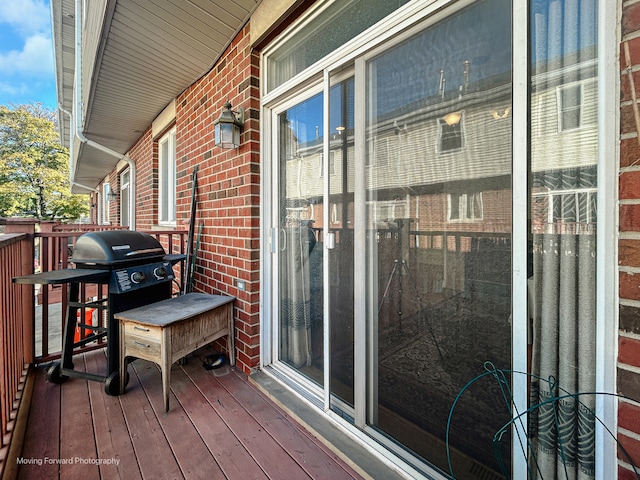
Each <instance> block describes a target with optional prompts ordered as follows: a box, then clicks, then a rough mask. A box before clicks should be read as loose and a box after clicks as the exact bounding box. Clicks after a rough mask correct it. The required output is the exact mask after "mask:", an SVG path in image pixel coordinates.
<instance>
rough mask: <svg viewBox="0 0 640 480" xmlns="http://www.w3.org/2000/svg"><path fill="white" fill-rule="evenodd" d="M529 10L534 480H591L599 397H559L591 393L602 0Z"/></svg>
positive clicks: (545, 4)
mask: <svg viewBox="0 0 640 480" xmlns="http://www.w3.org/2000/svg"><path fill="white" fill-rule="evenodd" d="M578 3H579V8H578ZM531 8H532V10H531V18H532V22H533V23H532V28H531V31H532V45H533V52H532V64H531V71H532V77H531V92H532V94H531V95H532V97H531V129H532V135H531V182H532V183H531V213H530V218H531V235H532V244H533V249H532V256H533V259H532V261H533V269H532V271H531V272H530V273H531V277H530V280H529V282H530V295H531V297H532V298H531V302H530V304H531V305H532V308H531V312H530V316H531V317H532V319H533V338H532V339H531V342H532V353H533V358H532V372H531V373H532V374H533V378H532V382H531V405H532V406H535V405H541V406H540V408H535V409H534V410H533V412H532V413H533V414H532V415H531V418H530V437H531V442H532V448H531V449H530V452H529V454H530V460H531V461H530V465H531V467H532V472H533V475H532V478H558V477H559V478H593V477H594V474H595V437H594V428H595V419H594V416H593V410H592V409H593V407H594V405H595V399H594V398H593V397H592V396H586V395H582V396H580V397H579V400H580V402H581V405H580V404H578V403H577V401H576V399H575V398H574V397H567V398H563V399H561V400H558V401H554V399H556V398H557V397H558V396H562V395H563V394H566V393H577V392H593V391H595V325H596V323H595V298H596V285H595V279H596V263H595V262H596V220H597V211H596V192H597V160H598V156H597V150H598V142H597V140H598V131H597V81H596V75H597V63H596V59H597V49H596V38H597V34H596V2H595V0H585V1H581V2H573V1H568V0H566V1H559V0H553V1H552V0H547V1H537V2H533V3H532V7H531ZM549 379H551V382H549ZM556 419H557V420H558V423H556ZM556 474H557V475H558V476H556Z"/></svg>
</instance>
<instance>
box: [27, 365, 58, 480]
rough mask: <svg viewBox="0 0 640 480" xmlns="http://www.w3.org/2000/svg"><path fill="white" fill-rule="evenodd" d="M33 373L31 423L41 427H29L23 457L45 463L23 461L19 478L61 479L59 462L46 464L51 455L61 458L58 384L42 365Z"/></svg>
mask: <svg viewBox="0 0 640 480" xmlns="http://www.w3.org/2000/svg"><path fill="white" fill-rule="evenodd" d="M33 375H36V381H35V382H34V385H33V398H32V402H31V403H32V407H31V411H30V412H29V424H30V425H38V427H37V428H27V430H26V431H25V440H24V444H23V446H22V457H21V458H22V459H24V460H26V461H31V460H33V461H40V462H42V463H41V464H21V465H20V466H19V468H18V479H20V480H28V479H31V478H39V479H41V480H53V479H57V478H59V473H58V467H57V465H54V464H50V463H46V462H45V460H46V459H47V458H60V395H61V389H60V387H59V386H58V385H54V384H53V383H48V382H46V381H45V370H44V369H42V368H40V369H38V370H37V371H36V372H35V373H33Z"/></svg>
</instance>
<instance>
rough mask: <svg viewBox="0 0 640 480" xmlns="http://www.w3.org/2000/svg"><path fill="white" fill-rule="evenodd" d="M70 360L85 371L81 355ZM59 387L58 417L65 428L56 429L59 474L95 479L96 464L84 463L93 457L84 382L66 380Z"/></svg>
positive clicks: (98, 475) (88, 406) (92, 439)
mask: <svg viewBox="0 0 640 480" xmlns="http://www.w3.org/2000/svg"><path fill="white" fill-rule="evenodd" d="M73 361H74V365H75V368H76V369H78V370H84V371H86V365H85V363H84V356H78V357H76V358H74V360H73ZM61 388H62V401H61V406H60V418H61V422H63V424H64V425H65V427H66V428H61V429H60V461H61V462H64V463H61V465H60V477H61V478H82V479H86V480H93V479H96V480H99V478H100V472H99V468H98V465H97V464H95V463H93V464H91V463H85V462H88V461H90V459H95V458H96V445H95V438H94V436H93V434H92V432H93V419H92V418H91V405H90V404H89V386H88V383H87V382H78V381H70V380H68V381H66V382H64V383H62V385H61ZM67 462H68V463H67Z"/></svg>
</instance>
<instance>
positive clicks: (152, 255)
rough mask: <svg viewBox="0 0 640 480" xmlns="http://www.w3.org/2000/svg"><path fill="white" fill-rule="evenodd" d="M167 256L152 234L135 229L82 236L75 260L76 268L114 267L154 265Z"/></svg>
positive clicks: (79, 239)
mask: <svg viewBox="0 0 640 480" xmlns="http://www.w3.org/2000/svg"><path fill="white" fill-rule="evenodd" d="M163 256H164V249H163V248H162V245H160V242H158V240H157V239H156V238H155V237H153V236H152V235H149V234H148V233H142V232H136V231H133V230H106V231H102V232H88V233H85V234H84V235H81V236H80V237H78V240H77V241H76V245H75V247H74V249H73V255H72V257H71V261H72V262H73V263H75V264H76V266H82V265H98V266H112V265H118V264H124V263H127V264H129V263H132V264H133V263H140V262H150V261H155V260H156V259H160V258H162V257H163Z"/></svg>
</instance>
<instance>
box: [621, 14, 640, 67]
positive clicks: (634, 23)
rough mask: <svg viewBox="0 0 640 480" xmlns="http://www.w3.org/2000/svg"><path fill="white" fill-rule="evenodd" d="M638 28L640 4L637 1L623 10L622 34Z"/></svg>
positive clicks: (639, 23) (639, 26) (639, 28)
mask: <svg viewBox="0 0 640 480" xmlns="http://www.w3.org/2000/svg"><path fill="white" fill-rule="evenodd" d="M638 30H640V4H638V3H635V4H631V5H628V6H627V7H625V8H624V9H623V10H622V36H625V35H628V34H630V33H633V32H637V31H638ZM623 58H624V57H623Z"/></svg>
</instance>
